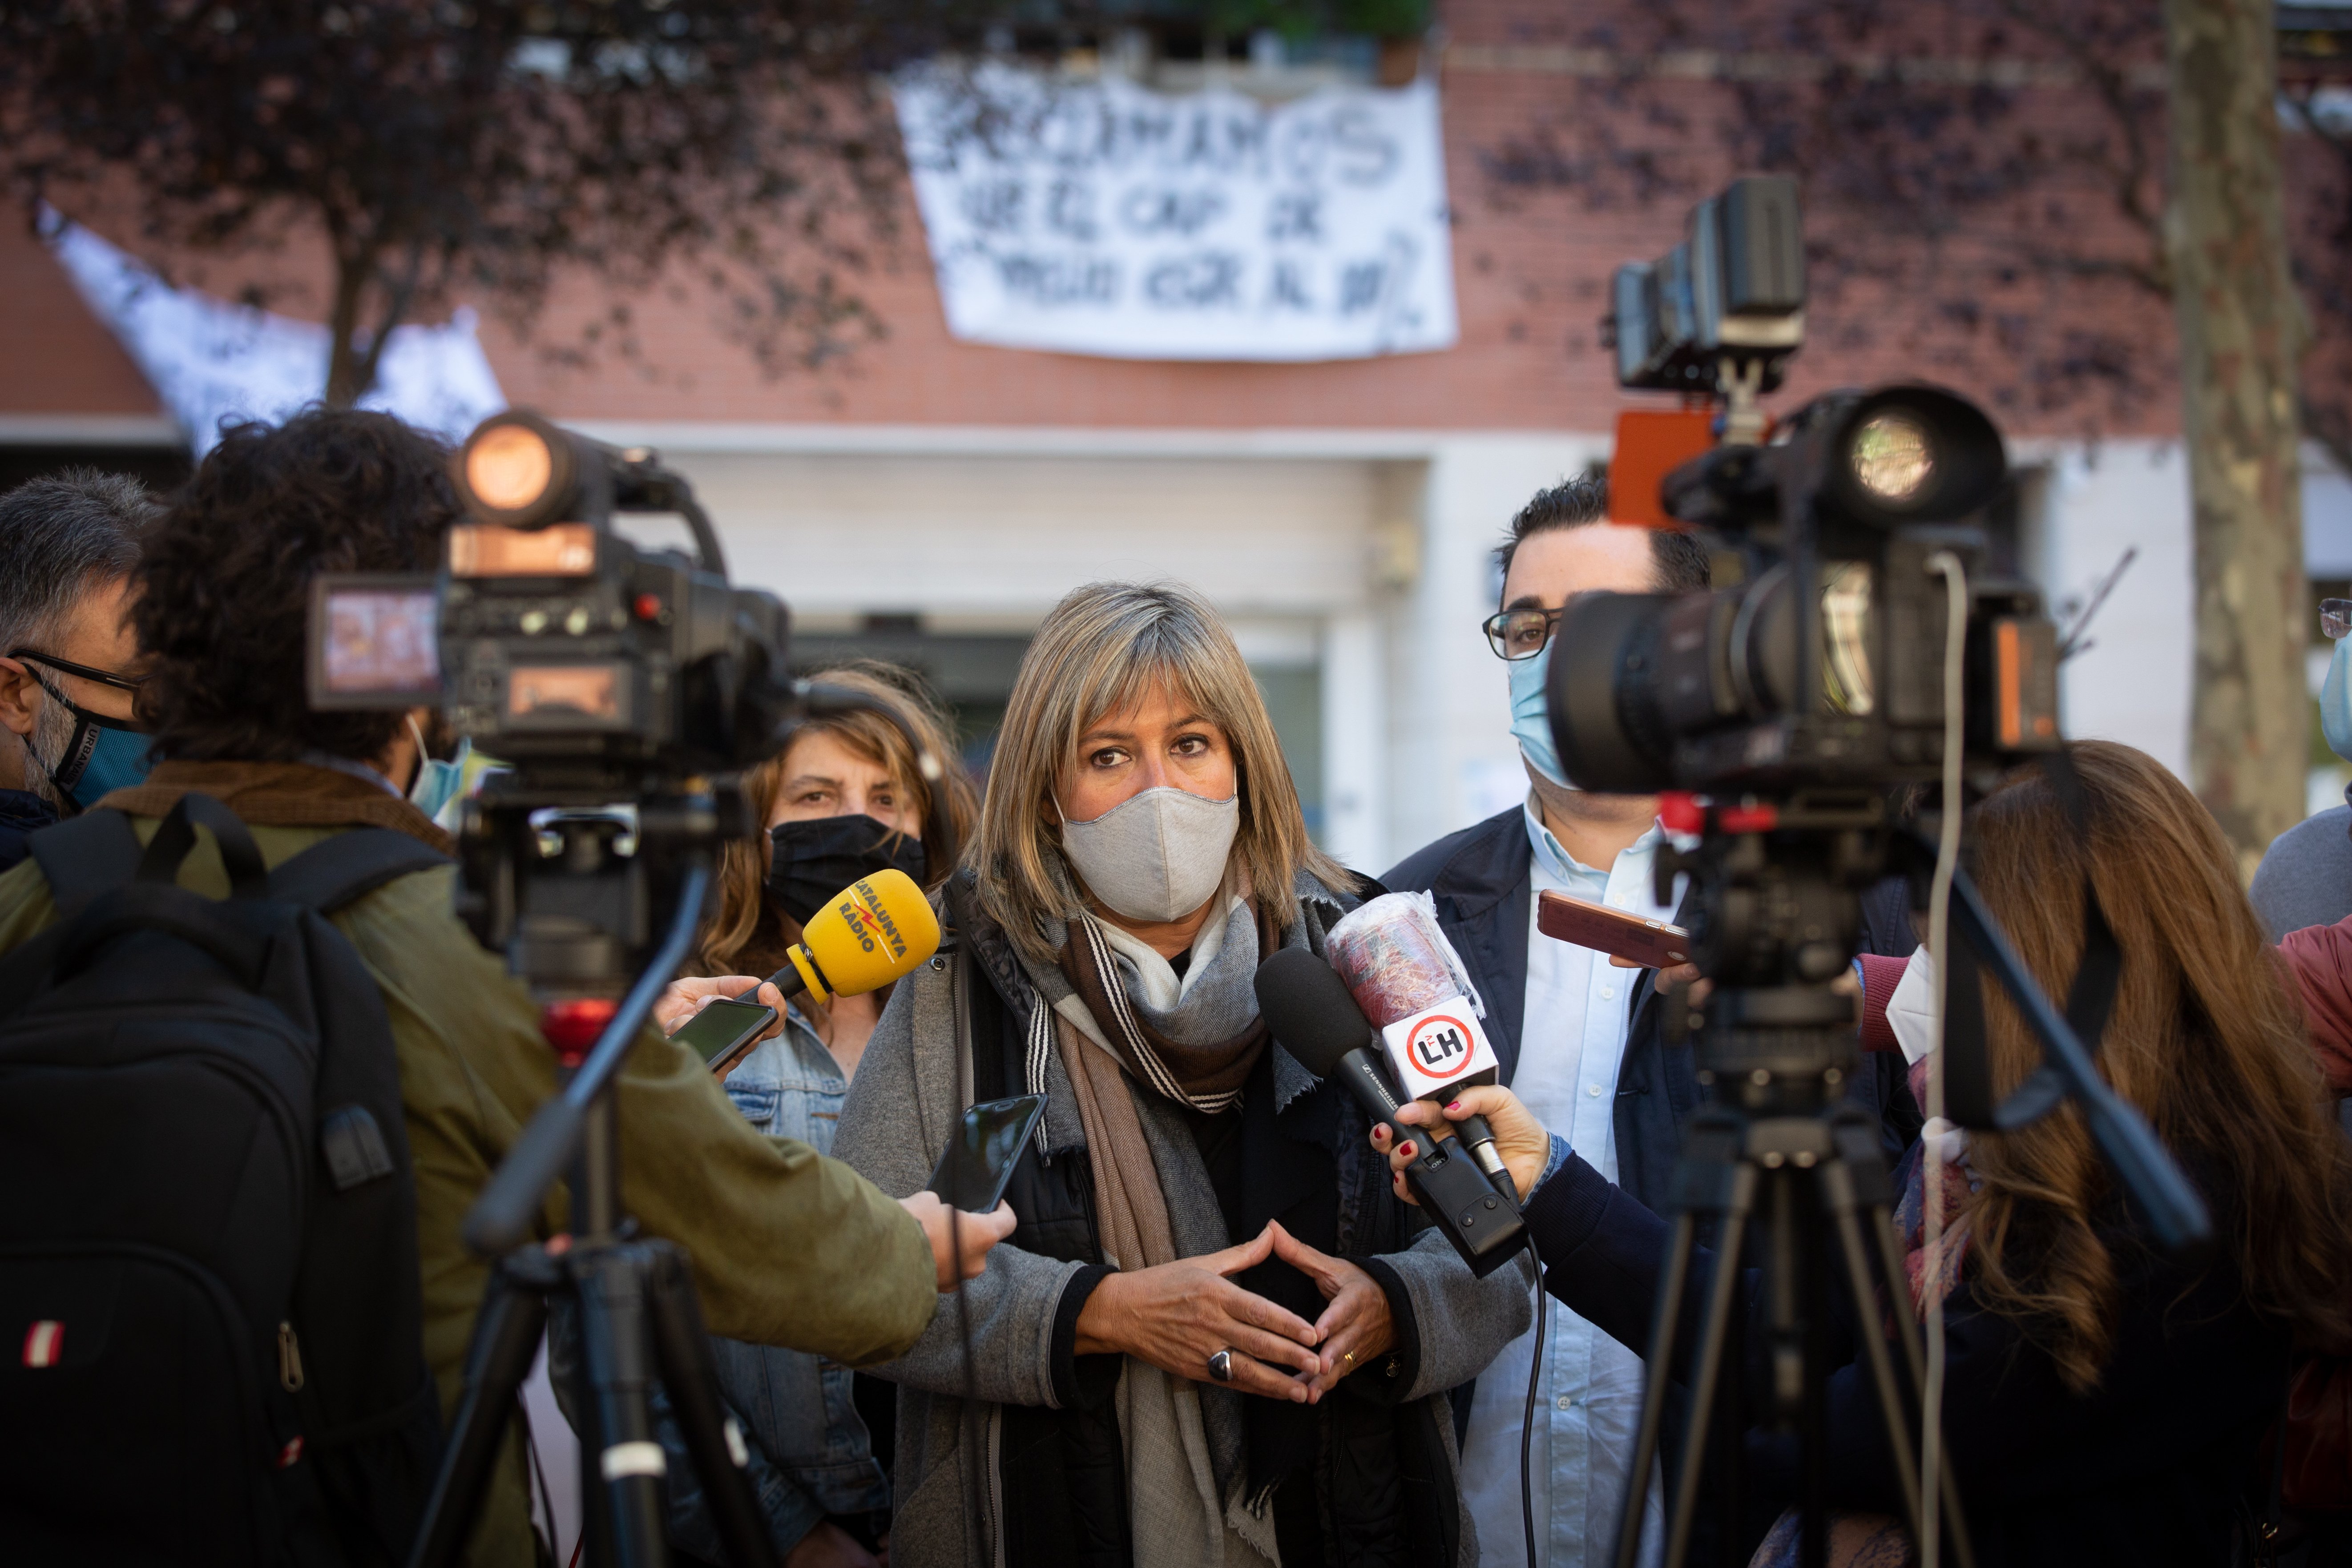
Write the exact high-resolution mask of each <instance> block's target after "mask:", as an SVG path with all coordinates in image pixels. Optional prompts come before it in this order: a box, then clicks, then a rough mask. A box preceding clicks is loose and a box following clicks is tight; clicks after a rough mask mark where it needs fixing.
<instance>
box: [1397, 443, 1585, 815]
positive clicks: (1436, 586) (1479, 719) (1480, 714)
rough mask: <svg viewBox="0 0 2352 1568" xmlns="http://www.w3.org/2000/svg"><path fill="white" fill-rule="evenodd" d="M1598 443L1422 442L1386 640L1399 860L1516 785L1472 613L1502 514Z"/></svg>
mask: <svg viewBox="0 0 2352 1568" xmlns="http://www.w3.org/2000/svg"><path fill="white" fill-rule="evenodd" d="M1607 449H1608V442H1607V438H1606V437H1601V436H1598V435H1582V436H1580V435H1568V436H1554V435H1525V436H1463V437H1447V438H1444V439H1441V440H1440V441H1438V442H1437V444H1436V445H1435V446H1434V447H1433V449H1432V454H1431V459H1430V464H1429V478H1428V485H1427V489H1426V500H1425V502H1424V506H1423V540H1422V551H1421V573H1420V577H1419V580H1418V581H1417V582H1416V583H1415V584H1413V586H1412V589H1411V590H1410V591H1409V592H1408V593H1407V594H1406V595H1405V596H1404V600H1403V602H1402V604H1401V605H1399V607H1398V622H1399V625H1398V635H1397V637H1395V639H1394V647H1392V648H1391V668H1392V669H1393V671H1394V675H1393V678H1392V684H1391V697H1390V725H1389V737H1388V755H1389V780H1390V784H1389V823H1390V831H1389V837H1390V845H1391V850H1392V854H1391V858H1392V859H1393V858H1401V857H1402V856H1404V855H1406V854H1409V853H1411V852H1412V850H1414V849H1416V848H1418V847H1421V846H1422V845H1423V844H1426V843H1428V842H1429V841H1430V840H1432V839H1433V838H1438V837H1443V836H1444V835H1445V834H1448V833H1451V832H1453V831H1454V829H1456V828H1460V827H1466V826H1469V825H1470V824H1471V823H1473V822H1475V821H1476V820H1478V818H1479V817H1480V816H1484V815H1486V813H1487V812H1491V811H1493V810H1496V809H1498V803H1500V802H1501V801H1502V800H1503V797H1504V796H1505V795H1524V793H1525V787H1524V783H1523V782H1521V783H1518V784H1513V783H1512V781H1514V780H1518V781H1524V778H1525V774H1524V773H1520V772H1519V763H1518V747H1517V744H1516V743H1515V742H1513V741H1512V740H1511V735H1510V723H1511V719H1510V696H1509V690H1508V687H1507V680H1506V678H1505V675H1504V670H1503V666H1502V663H1501V661H1500V660H1498V659H1496V658H1495V656H1494V653H1493V651H1492V650H1491V649H1489V648H1488V647H1487V646H1486V637H1485V635H1484V634H1483V633H1481V632H1480V631H1479V629H1478V623H1479V622H1480V621H1481V620H1483V619H1484V618H1485V617H1486V616H1489V615H1492V614H1493V613H1494V611H1495V608H1496V600H1495V590H1496V579H1495V569H1494V549H1495V546H1496V544H1498V543H1500V542H1502V540H1503V538H1504V535H1505V532H1506V531H1507V529H1508V528H1509V526H1510V521H1511V518H1512V516H1513V514H1514V513H1516V512H1517V510H1519V508H1520V507H1522V506H1524V505H1526V504H1527V502H1528V499H1529V498H1530V497H1532V496H1533V495H1534V494H1535V493H1536V492H1537V491H1538V490H1539V489H1543V488H1544V487H1546V486H1548V485H1553V484H1557V483H1559V481H1560V480H1561V479H1567V478H1569V477H1570V475H1572V474H1576V473H1579V472H1581V471H1582V470H1583V468H1584V467H1585V465H1586V464H1587V463H1588V462H1590V461H1591V459H1592V458H1594V457H1596V456H1600V455H1603V454H1605V453H1606V451H1607Z"/></svg>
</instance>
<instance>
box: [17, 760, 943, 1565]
mask: <svg viewBox="0 0 2352 1568" xmlns="http://www.w3.org/2000/svg"><path fill="white" fill-rule="evenodd" d="M305 775H307V776H305ZM247 781H259V782H261V783H263V784H267V785H269V786H274V787H269V788H264V789H259V790H257V789H253V788H246V789H240V788H238V787H237V786H238V784H239V783H240V782H247ZM289 784H290V785H295V786H298V787H299V791H300V794H301V795H302V796H303V798H304V800H305V802H306V804H305V805H303V806H302V808H301V809H299V810H284V809H280V810H278V811H275V812H273V811H271V810H270V809H269V808H268V807H269V804H270V800H271V798H272V797H277V798H278V799H280V800H282V799H283V797H284V796H285V795H287V794H288V789H287V786H289ZM188 788H197V789H203V790H205V792H206V793H209V794H213V795H219V796H221V797H223V798H224V799H225V800H226V803H227V804H228V805H229V806H230V808H231V809H232V810H236V811H237V812H238V814H239V815H240V816H245V817H246V818H247V821H248V822H249V823H253V824H254V826H253V837H254V842H255V844H256V845H257V846H258V847H259V848H260V850H261V854H262V858H263V859H264V860H265V861H266V862H267V863H268V864H269V865H270V866H272V867H275V866H276V865H278V863H279V862H280V861H282V860H286V859H288V858H291V857H292V856H293V855H295V854H297V853H298V852H299V851H300V850H303V849H305V848H308V847H310V846H311V845H313V844H315V843H318V842H319V841H320V839H322V838H325V837H329V836H330V835H331V834H332V833H335V832H339V831H341V827H340V826H333V825H319V824H318V822H317V819H318V818H319V817H320V816H343V817H344V818H345V820H346V823H347V824H348V823H350V822H359V821H379V822H392V823H393V824H394V825H399V824H398V823H397V822H396V817H397V814H396V813H394V814H392V816H387V812H386V809H385V808H387V807H393V806H398V807H400V808H401V809H402V810H404V812H405V813H406V815H407V816H411V817H414V818H415V822H416V824H417V825H419V826H423V827H424V828H425V831H421V832H418V833H417V837H427V836H428V834H430V828H429V825H425V819H424V817H423V816H421V815H418V814H417V813H416V812H415V809H414V808H413V807H408V806H406V805H405V803H404V802H394V800H392V798H391V797H390V796H389V795H386V794H384V793H383V791H382V790H379V789H376V788H375V787H374V786H373V785H371V784H366V783H364V782H363V781H361V780H358V779H353V778H348V777H346V776H345V775H342V774H340V773H332V772H330V771H329V770H326V769H320V768H309V767H302V766H299V764H291V763H287V764H268V765H257V766H247V765H246V764H231V763H202V764H190V763H164V764H163V765H162V766H161V767H159V768H158V769H157V770H156V771H155V773H154V774H153V775H152V778H151V780H150V782H149V783H148V784H146V785H145V786H143V787H142V788H139V789H137V790H126V791H121V792H118V795H119V797H120V800H121V804H122V805H126V806H128V807H130V808H131V810H132V811H133V812H134V816H133V819H132V820H133V823H134V825H135V826H136V827H137V828H138V831H139V836H140V838H141V839H142V842H143V841H144V840H146V839H147V838H148V837H152V834H153V833H154V830H155V826H156V824H157V821H158V819H159V818H158V816H156V815H148V813H150V812H157V813H160V811H161V810H162V809H165V808H166V807H164V806H163V805H159V798H160V799H162V800H165V801H167V800H168V799H169V798H172V797H174V796H176V795H177V794H178V793H180V791H181V790H183V789H188ZM353 792H370V793H372V795H373V799H369V798H367V796H366V795H361V794H355V793H353ZM109 798H110V801H112V800H116V799H117V798H118V797H113V796H110V797H109ZM338 800H347V801H348V802H349V805H350V809H349V810H338V809H336V808H335V807H334V806H333V805H332V804H331V803H333V802H335V801H338ZM272 815H275V816H297V817H299V818H303V819H306V820H307V821H308V822H309V823H310V824H312V825H310V826H263V825H261V824H260V823H258V822H257V821H256V820H255V819H257V818H261V817H266V816H272ZM431 837H439V836H438V835H437V834H435V835H431ZM455 876H456V872H455V870H454V869H441V870H434V871H426V872H420V873H418V874H417V875H415V876H411V877H404V878H402V879H399V880H398V881H395V882H393V883H391V884H390V885H388V886H386V887H384V888H383V889H378V890H377V891H375V892H373V893H371V894H369V895H368V896H367V897H365V898H363V899H361V900H357V901H356V902H354V903H353V904H352V905H351V906H350V907H349V908H348V909H346V910H343V911H342V912H341V914H339V915H337V916H336V917H335V918H334V923H335V925H336V926H337V927H338V928H339V929H341V931H342V932H343V934H344V935H345V936H347V937H349V938H350V939H351V942H352V946H353V947H354V948H356V949H357V950H358V952H359V955H360V958H361V959H362V961H363V962H364V963H366V965H367V967H368V971H369V973H372V974H373V976H374V977H375V979H376V982H377V984H379V985H381V986H382V987H383V1000H384V1006H385V1009H386V1011H387V1012H388V1013H389V1015H390V1016H391V1021H392V1037H393V1043H394V1048H395V1050H396V1051H397V1053H398V1056H399V1058H400V1087H401V1099H402V1100H403V1103H404V1107H405V1109H406V1111H407V1123H408V1142H409V1151H410V1153H411V1156H412V1157H413V1159H414V1161H415V1172H416V1220H417V1248H418V1252H419V1254H420V1256H421V1261H422V1264H423V1279H424V1292H425V1320H424V1321H425V1361H426V1363H427V1364H428V1365H429V1366H431V1368H432V1369H433V1373H434V1375H435V1377H436V1378H437V1379H438V1380H439V1383H440V1387H441V1397H442V1410H443V1416H444V1419H445V1420H446V1419H447V1417H448V1416H449V1415H450V1414H451V1413H452V1412H453V1411H454V1410H455V1407H456V1403H457V1392H458V1384H459V1376H460V1373H461V1372H462V1370H463V1366H464V1362H465V1354H466V1346H467V1339H468V1337H469V1336H470V1335H471V1333H472V1331H473V1327H474V1310H475V1307H476V1305H477V1303H478V1302H479V1300H481V1295H482V1288H483V1285H484V1283H485V1282H486V1281H487V1280H488V1277H489V1269H488V1265H487V1264H485V1263H484V1262H483V1261H482V1260H481V1259H480V1258H476V1257H474V1256H473V1255H472V1254H471V1253H470V1252H468V1251H467V1250H466V1247H465V1246H464V1245H463V1244H462V1243H461V1242H460V1241H459V1240H458V1236H457V1230H458V1225H459V1222H460V1221H461V1220H462V1219H463V1218H464V1216H465V1214H466V1210H467V1207H468V1205H471V1204H472V1202H473V1200H474V1197H475V1195H476V1194H478V1193H479V1192H480V1191H481V1189H482V1187H483V1185H484V1184H485V1183H486V1182H488V1179H489V1175H490V1173H491V1171H492V1170H493V1169H495V1168H496V1167H497V1165H498V1163H499V1161H500V1160H501V1159H502V1158H503V1157H504V1156H505V1154H506V1152H507V1151H508V1150H509V1148H511V1147H512V1146H513V1144H514V1142H515V1139H516V1138H517V1137H518V1136H519V1135H520V1132H521V1131H522V1127H523V1124H524V1123H525V1122H526V1121H529V1120H530V1115H531V1112H532V1111H533V1110H535V1109H536V1108H537V1107H538V1106H539V1104H540V1103H541V1101H542V1100H546V1099H548V1097H549V1096H551V1095H552V1094H553V1093H554V1092H555V1061H554V1058H553V1056H552V1055H551V1052H550V1051H549V1049H548V1047H547V1046H546V1044H545V1043H544V1042H543V1041H542V1040H541V1037H540V1033H539V1026H538V1016H539V1015H538V1009H537V1007H536V1006H535V1005H533V1004H532V1002H531V1000H530V996H529V995H528V994H526V993H525V992H524V989H523V987H522V985H521V984H520V983H519V982H518V981H516V980H515V979H513V978H512V977H511V976H509V974H508V973H507V972H506V965H505V962H504V961H503V960H502V959H501V958H500V957H499V955H497V954H495V953H492V952H487V951H485V950H484V949H483V948H482V947H480V946H479V945H478V944H477V943H476V942H475V941H474V939H473V937H472V936H471V935H470V934H469V933H468V932H467V930H466V928H465V926H464V925H463V924H461V923H460V922H459V921H458V920H457V916H456V915H455V914H454V913H453V912H452V911H451V908H450V897H451V889H452V883H453V880H454V879H455ZM180 881H181V884H182V885H183V886H184V887H187V888H190V889H194V890H195V891H197V892H200V893H203V894H205V895H206V896H208V897H212V898H216V899H217V898H226V896H227V894H228V879H227V877H226V873H225V872H224V871H223V869H222V868H221V863H220V858H219V855H218V853H217V852H216V851H215V848H214V847H213V842H212V837H211V836H210V835H209V834H201V835H199V837H198V847H196V849H195V850H194V852H193V853H191V854H190V855H189V857H188V858H187V862H186V864H185V865H184V866H183V868H181V874H180ZM57 918H58V910H57V905H56V904H55V902H54V901H53V900H51V898H50V896H49V889H48V885H47V882H46V881H45V880H44V879H42V876H41V872H40V868H38V866H37V865H36V864H35V863H34V862H32V861H29V860H28V861H26V863H24V864H23V865H21V866H18V867H16V868H15V869H14V870H12V871H9V872H8V873H7V874H6V875H5V876H0V952H7V951H9V950H10V949H13V948H15V947H16V945H17V944H18V943H20V942H25V941H26V939H28V938H29V937H31V936H32V935H33V934H34V933H35V932H37V931H40V930H41V929H42V928H43V927H45V926H47V925H48V924H50V923H52V922H53V921H56V920H57ZM619 1092H620V1129H621V1196H622V1202H623V1205H625V1208H626V1210H627V1212H628V1213H630V1214H631V1215H634V1216H635V1218H636V1220H637V1222H638V1224H639V1225H640V1226H642V1227H643V1228H644V1229H645V1231H646V1232H647V1233H649V1234H651V1235H653V1236H656V1237H667V1239H669V1240H671V1241H674V1242H677V1244H678V1245H679V1246H681V1247H685V1248H686V1249H687V1251H688V1253H689V1254H690V1255H691V1257H692V1258H693V1268H694V1282H695V1286H696V1288H697V1289H698V1291H699V1293H700V1295H701V1300H702V1310H703V1315H704V1317H705V1318H706V1319H707V1320H708V1321H709V1328H710V1331H711V1332H713V1333H715V1334H719V1335H722V1336H724V1337H726V1338H728V1339H735V1340H748V1341H751V1342H756V1343H761V1344H773V1345H782V1346H786V1347H789V1348H791V1349H794V1350H803V1351H810V1352H815V1353H817V1354H820V1355H824V1356H829V1357H832V1358H833V1359H835V1360H836V1361H839V1362H844V1363H848V1364H850V1365H853V1366H856V1365H865V1364H867V1363H874V1362H881V1361H887V1360H890V1359H891V1358H893V1357H896V1356H899V1355H903V1354H904V1353H906V1352H907V1351H908V1350H909V1349H911V1348H913V1346H914V1344H915V1342H916V1341H917V1340H918V1339H919V1337H920V1336H921V1334H922V1332H923V1330H924V1329H925V1327H926V1326H927V1325H928V1324H929V1322H930V1319H931V1314H932V1312H933V1310H935V1308H936V1306H937V1304H938V1296H937V1294H936V1292H935V1289H934V1281H935V1273H934V1265H933V1262H932V1258H931V1251H930V1247H929V1243H928V1242H926V1241H925V1239H924V1237H923V1233H922V1228H921V1227H920V1226H918V1225H917V1224H916V1223H915V1221H914V1219H913V1218H912V1217H911V1216H909V1215H908V1213H907V1212H906V1210H904V1209H902V1208H900V1207H899V1206H898V1204H896V1203H895V1202H893V1201H892V1200H891V1199H890V1198H889V1197H887V1195H885V1194H883V1193H882V1192H881V1191H880V1190H879V1189H878V1188H877V1187H875V1186H874V1185H873V1184H871V1183H869V1182H867V1181H866V1180H865V1179H864V1178H863V1177H861V1176H859V1175H858V1174H857V1173H856V1172H854V1171H852V1170H851V1169H850V1168H849V1167H848V1166H847V1165H845V1164H842V1163H839V1162H838V1161H835V1160H830V1159H826V1158H824V1156H822V1155H820V1154H818V1153H817V1152H815V1151H814V1150H813V1149H811V1148H810V1147H809V1146H808V1145H807V1144H805V1143H799V1142H792V1141H790V1140H786V1139H781V1138H777V1139H771V1138H763V1137H761V1135H760V1134H758V1133H757V1132H754V1131H752V1130H751V1126H750V1124H749V1123H747V1122H746V1121H744V1120H743V1118H742V1117H741V1116H740V1115H739V1114H737V1112H736V1110H735V1109H734V1107H733V1106H731V1105H730V1104H729V1102H728V1100H727V1096H726V1094H725V1093H724V1091H722V1090H721V1089H720V1088H719V1084H718V1081H717V1080H716V1079H713V1078H712V1077H711V1075H710V1074H709V1071H707V1070H706V1069H705V1068H703V1065H702V1063H701V1062H700V1061H699V1060H698V1059H697V1058H695V1056H694V1055H693V1054H692V1053H691V1052H689V1051H688V1050H687V1049H685V1048H684V1047H680V1046H677V1045H674V1044H672V1043H671V1042H669V1041H668V1040H666V1039H664V1038H663V1037H661V1036H660V1035H659V1034H658V1033H657V1032H656V1031H655V1030H653V1029H652V1028H651V1027H648V1028H647V1030H646V1034H645V1037H644V1038H642V1039H641V1040H640V1041H639V1042H638V1043H637V1047H636V1048H635V1051H634V1052H633V1053H632V1054H631V1055H630V1058H629V1060H628V1062H627V1064H626V1066H625V1068H624V1070H623V1072H622V1076H621V1078H620V1079H619ZM563 1209H564V1205H563V1195H562V1190H561V1188H559V1189H558V1190H557V1191H556V1192H555V1194H552V1195H551V1198H550V1201H549V1203H548V1205H547V1210H546V1213H545V1215H543V1216H542V1219H541V1234H542V1235H552V1234H554V1232H555V1231H556V1230H557V1229H559V1228H560V1227H561V1226H562V1222H563ZM528 1510H529V1504H528V1500H527V1497H526V1493H525V1491H524V1488H523V1481H522V1468H521V1463H520V1443H519V1441H518V1440H517V1439H516V1438H515V1436H513V1435H512V1434H510V1435H509V1441H508V1443H507V1445H506V1451H505V1452H504V1454H503V1455H502V1456H501V1459H500V1465H499V1477H498V1479H497V1480H496V1481H495V1482H494V1483H493V1488H492V1491H491V1494H490V1496H489V1498H488V1501H487V1502H486V1503H485V1505H484V1509H483V1519H482V1521H481V1525H480V1528H479V1529H478V1531H476V1533H475V1536H474V1540H473V1543H472V1550H471V1552H470V1553H469V1555H470V1557H471V1560H472V1561H474V1562H477V1563H499V1564H509V1563H530V1561H531V1559H532V1555H533V1552H532V1547H531V1544H530V1517H529V1511H528Z"/></svg>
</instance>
